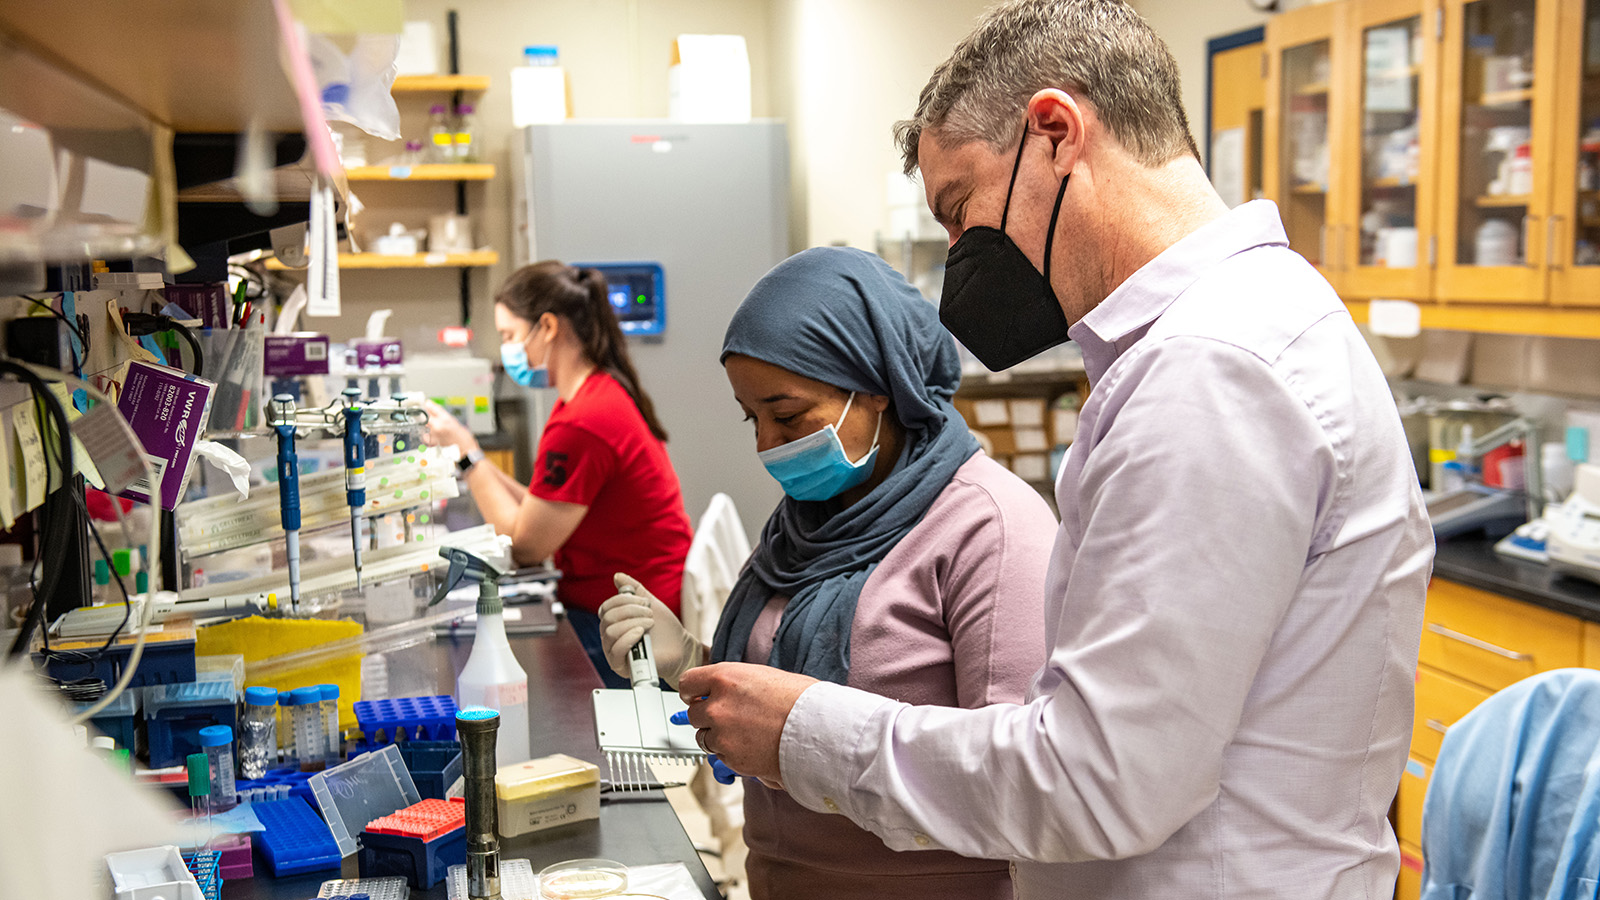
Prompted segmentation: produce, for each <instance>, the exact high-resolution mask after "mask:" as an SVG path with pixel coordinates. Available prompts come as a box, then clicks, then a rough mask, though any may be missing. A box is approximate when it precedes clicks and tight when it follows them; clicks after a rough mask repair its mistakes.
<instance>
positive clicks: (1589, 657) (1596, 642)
mask: <svg viewBox="0 0 1600 900" xmlns="http://www.w3.org/2000/svg"><path fill="white" fill-rule="evenodd" d="M1583 665H1584V668H1586V669H1600V625H1596V624H1595V623H1593V622H1585V623H1583Z"/></svg>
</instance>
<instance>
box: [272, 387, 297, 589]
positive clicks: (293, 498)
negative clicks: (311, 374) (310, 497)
mask: <svg viewBox="0 0 1600 900" xmlns="http://www.w3.org/2000/svg"><path fill="white" fill-rule="evenodd" d="M272 429H273V430H274V431H276V432H277V433H278V509H279V512H280V513H281V514H282V516H283V544H284V550H285V551H286V552H287V555H288V557H289V609H290V611H291V612H294V613H298V612H299V611H300V458H299V457H298V456H297V455H296V454H295V452H294V397H293V396H292V395H290V394H278V395H276V396H274V397H273V398H272Z"/></svg>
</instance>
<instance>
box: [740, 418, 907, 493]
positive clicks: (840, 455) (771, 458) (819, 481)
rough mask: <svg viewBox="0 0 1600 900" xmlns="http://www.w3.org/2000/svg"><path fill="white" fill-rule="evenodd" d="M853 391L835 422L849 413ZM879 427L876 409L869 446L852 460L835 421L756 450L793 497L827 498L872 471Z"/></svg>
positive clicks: (846, 489)
mask: <svg viewBox="0 0 1600 900" xmlns="http://www.w3.org/2000/svg"><path fill="white" fill-rule="evenodd" d="M855 400H856V395H855V392H854V391H851V392H850V399H849V400H848V401H846V402H845V405H844V412H842V413H840V414H839V422H841V423H842V422H843V421H844V417H845V416H846V415H848V414H849V413H850V404H851V403H854V402H855ZM882 427H883V413H882V412H880V413H878V424H876V425H874V426H873V427H872V449H870V450H868V451H867V452H866V455H865V456H862V457H861V458H860V459H858V460H856V461H855V462H851V461H850V457H849V456H847V455H845V452H844V444H842V443H840V441H839V429H838V427H837V426H836V425H826V426H823V428H822V430H820V431H814V432H812V433H811V434H808V435H806V436H805V437H803V438H800V439H799V440H797V441H790V442H789V443H787V444H784V445H782V446H779V447H773V448H772V449H771V450H763V451H761V452H760V453H758V454H756V455H757V456H758V457H760V459H761V464H762V465H764V466H766V467H767V473H768V474H770V475H771V476H772V477H773V478H776V479H777V480H778V483H779V484H781V485H783V492H784V493H785V494H788V495H789V496H791V497H793V498H794V499H796V500H827V499H829V498H832V497H837V496H839V495H840V494H842V493H844V492H845V491H848V490H850V489H851V488H853V487H855V486H857V485H859V484H861V483H862V482H864V481H866V480H867V478H868V477H870V476H871V475H872V464H873V462H874V461H876V460H877V458H878V430H879V429H880V428H882Z"/></svg>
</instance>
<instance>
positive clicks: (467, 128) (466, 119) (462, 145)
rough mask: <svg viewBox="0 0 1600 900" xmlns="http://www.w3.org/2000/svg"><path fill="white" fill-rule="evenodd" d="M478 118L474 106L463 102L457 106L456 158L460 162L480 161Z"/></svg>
mask: <svg viewBox="0 0 1600 900" xmlns="http://www.w3.org/2000/svg"><path fill="white" fill-rule="evenodd" d="M476 125H477V119H476V116H474V115H473V106H472V104H470V103H463V104H461V105H460V106H457V107H456V132H455V147H454V154H453V156H454V159H455V161H456V162H458V163H474V162H477V161H478V145H477V128H476Z"/></svg>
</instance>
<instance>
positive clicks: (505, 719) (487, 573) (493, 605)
mask: <svg viewBox="0 0 1600 900" xmlns="http://www.w3.org/2000/svg"><path fill="white" fill-rule="evenodd" d="M439 555H440V556H443V557H444V558H446V559H448V560H450V571H449V573H448V574H447V575H446V576H445V583H444V586H443V587H441V588H440V589H439V593H438V594H436V595H435V596H434V598H433V600H432V601H431V602H430V603H429V605H430V606H431V605H432V604H433V603H437V602H439V601H440V600H442V599H444V595H445V594H447V593H449V592H450V591H451V590H453V589H454V588H455V587H456V585H457V584H459V583H460V582H462V581H467V580H471V581H476V582H478V609H477V613H478V629H477V632H476V633H475V634H474V635H473V638H472V653H471V654H469V655H468V656H467V664H466V666H465V667H464V668H463V669H462V670H461V675H460V677H458V678H457V679H456V704H457V706H459V707H460V708H462V709H465V708H467V707H469V706H485V707H488V708H489V709H492V710H496V711H497V712H499V713H500V735H499V738H498V739H497V740H496V741H495V752H494V757H495V764H496V765H499V766H508V765H514V764H516V763H520V762H526V761H527V759H528V755H529V750H528V739H529V732H528V673H526V672H524V671H523V670H522V666H520V665H518V664H517V658H516V656H515V655H514V654H513V653H512V652H511V642H510V641H508V640H506V624H505V619H504V618H503V615H502V606H501V602H500V584H499V578H500V574H501V573H500V572H499V570H497V569H495V568H494V567H493V566H491V565H489V564H488V563H487V562H485V561H484V560H482V559H480V558H478V557H477V556H474V555H473V554H471V553H468V552H467V551H465V550H460V549H457V548H454V547H444V548H441V549H440V550H439Z"/></svg>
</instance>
